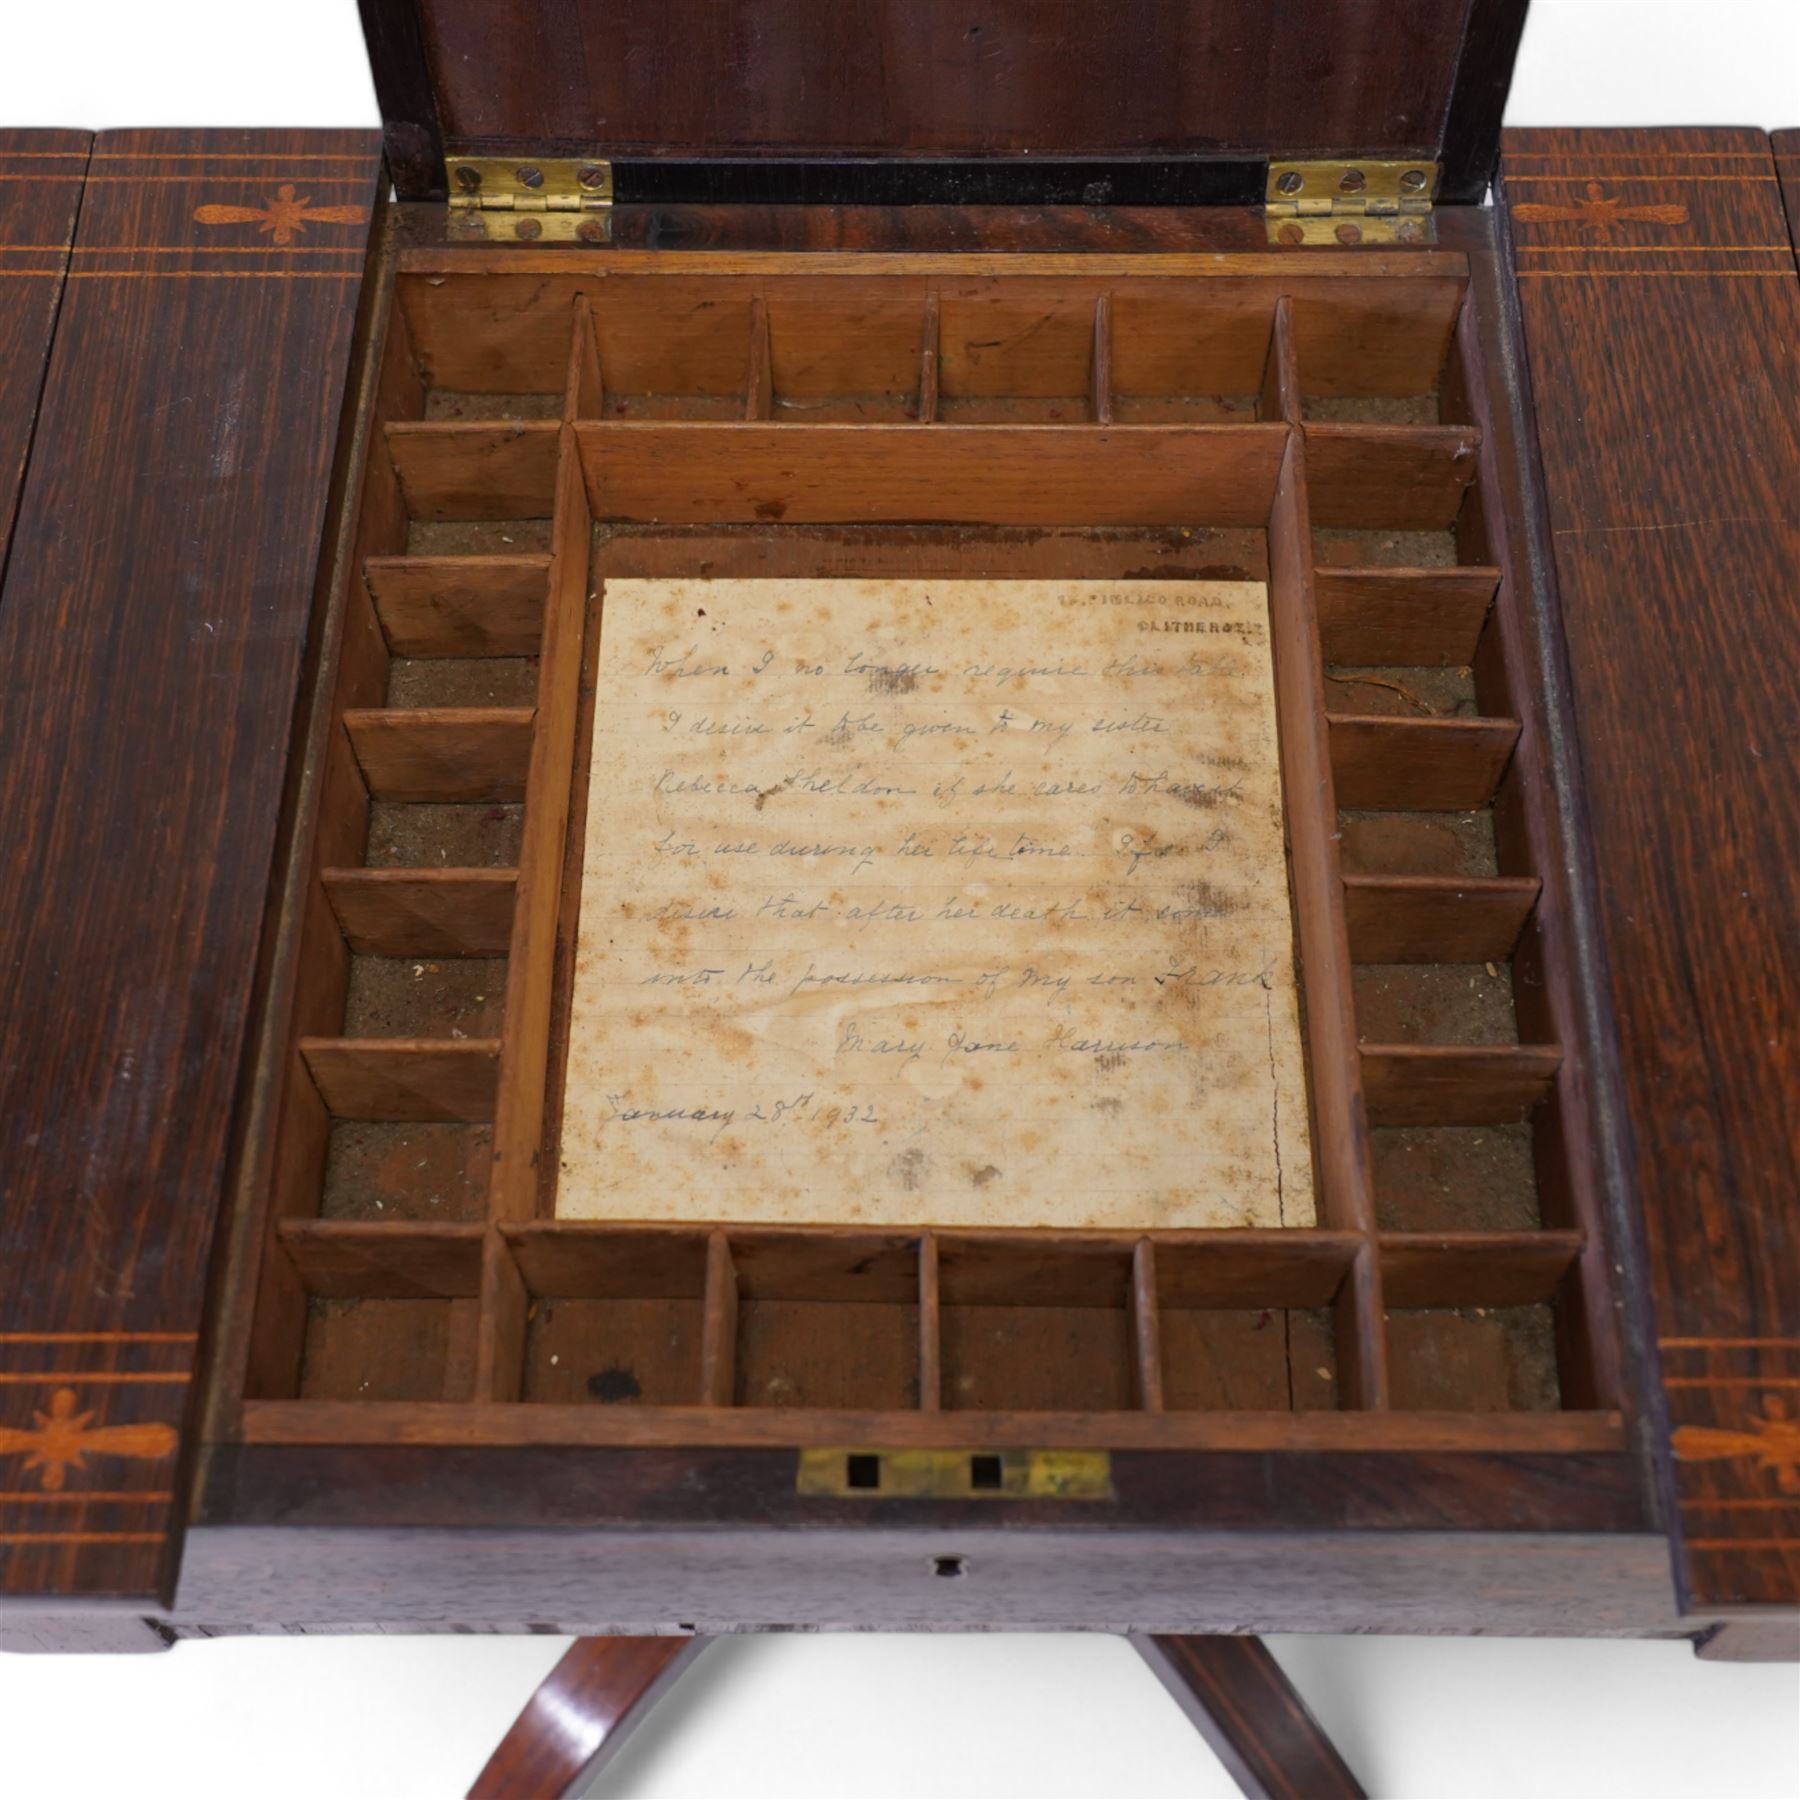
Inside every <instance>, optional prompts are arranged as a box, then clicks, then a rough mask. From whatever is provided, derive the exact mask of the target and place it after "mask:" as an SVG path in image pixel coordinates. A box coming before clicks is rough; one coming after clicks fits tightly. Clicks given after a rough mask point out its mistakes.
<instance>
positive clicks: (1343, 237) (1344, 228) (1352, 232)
mask: <svg viewBox="0 0 1800 1800" xmlns="http://www.w3.org/2000/svg"><path fill="white" fill-rule="evenodd" d="M1337 241H1338V242H1339V243H1340V244H1360V243H1361V242H1362V227H1361V226H1360V225H1357V224H1354V223H1352V222H1351V221H1350V220H1349V219H1346V220H1345V221H1344V222H1343V224H1342V225H1340V226H1339V227H1338V228H1337Z"/></svg>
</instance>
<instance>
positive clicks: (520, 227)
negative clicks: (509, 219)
mask: <svg viewBox="0 0 1800 1800" xmlns="http://www.w3.org/2000/svg"><path fill="white" fill-rule="evenodd" d="M543 235H544V227H543V224H542V222H541V221H540V220H537V219H521V220H520V221H519V222H518V223H517V224H516V225H515V226H514V227H513V236H514V237H521V238H524V239H526V240H527V241H528V242H529V241H530V240H531V239H532V238H536V237H542V236H543Z"/></svg>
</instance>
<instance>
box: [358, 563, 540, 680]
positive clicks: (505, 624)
mask: <svg viewBox="0 0 1800 1800" xmlns="http://www.w3.org/2000/svg"><path fill="white" fill-rule="evenodd" d="M549 571H550V559H549V557H547V556H371V557H370V558H369V560H368V561H367V562H366V563H365V564H364V565H363V576H364V579H365V580H366V581H367V582H368V584H369V592H370V594H371V595H372V596H373V598H374V601H375V611H376V613H377V614H378V615H379V617H380V619H381V628H382V630H383V631H384V632H385V633H386V634H387V641H388V648H389V649H391V650H392V651H393V653H394V654H395V655H396V656H535V655H536V654H537V648H538V639H539V638H540V637H541V636H542V634H543V629H544V586H545V582H546V581H547V579H548V577H549Z"/></svg>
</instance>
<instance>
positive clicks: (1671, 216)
mask: <svg viewBox="0 0 1800 1800" xmlns="http://www.w3.org/2000/svg"><path fill="white" fill-rule="evenodd" d="M1512 215H1513V217H1514V218H1515V219H1523V220H1525V221H1526V223H1528V224H1532V225H1579V226H1580V227H1581V229H1582V230H1583V231H1593V232H1597V233H1598V234H1599V235H1600V236H1601V237H1610V236H1611V235H1612V233H1613V231H1614V229H1615V228H1616V227H1617V226H1620V225H1685V224H1686V223H1687V222H1688V209H1687V208H1686V207H1685V206H1682V205H1681V204H1680V203H1679V202H1670V203H1664V204H1658V205H1653V206H1627V205H1626V204H1625V202H1624V201H1623V200H1620V199H1618V198H1617V197H1616V196H1614V195H1612V194H1609V193H1608V192H1607V191H1606V189H1605V187H1604V186H1603V185H1602V184H1601V183H1600V182H1598V181H1590V182H1589V183H1588V184H1587V197H1586V198H1585V199H1583V200H1578V201H1576V202H1575V203H1574V204H1573V205H1569V206H1555V205H1552V204H1550V203H1549V202H1548V201H1541V200H1527V201H1524V202H1522V203H1521V204H1520V205H1518V206H1515V207H1514V208H1513V209H1512Z"/></svg>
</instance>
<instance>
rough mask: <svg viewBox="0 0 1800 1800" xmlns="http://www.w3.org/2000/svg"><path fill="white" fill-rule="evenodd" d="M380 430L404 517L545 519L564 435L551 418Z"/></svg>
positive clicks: (408, 423)
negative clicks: (559, 443)
mask: <svg viewBox="0 0 1800 1800" xmlns="http://www.w3.org/2000/svg"><path fill="white" fill-rule="evenodd" d="M386 430H387V447H388V455H389V457H391V458H392V460H393V465H394V473H395V474H396V475H398V476H399V478H400V491H401V493H402V494H403V495H404V496H405V498H406V510H407V515H408V516H409V517H410V518H413V519H439V520H441V519H547V518H549V516H550V512H551V507H552V505H553V504H554V502H555V498H556V441H557V435H558V433H559V432H560V431H561V430H562V427H561V426H560V425H559V424H558V423H557V421H556V420H554V419H530V420H514V421H509V422H506V423H502V424H488V423H460V422H429V423H428V422H414V421H401V422H397V423H390V424H389V425H388V426H387V428H386Z"/></svg>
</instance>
